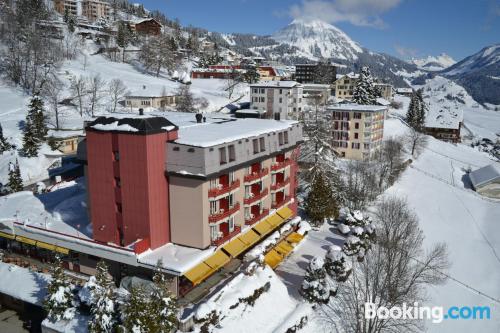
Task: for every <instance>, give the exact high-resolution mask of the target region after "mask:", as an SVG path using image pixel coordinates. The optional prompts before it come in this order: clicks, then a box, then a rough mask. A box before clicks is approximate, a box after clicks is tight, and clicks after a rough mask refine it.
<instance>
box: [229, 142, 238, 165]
mask: <svg viewBox="0 0 500 333" xmlns="http://www.w3.org/2000/svg"><path fill="white" fill-rule="evenodd" d="M228 150H229V162H234V161H236V150H235V149H234V145H229V147H228Z"/></svg>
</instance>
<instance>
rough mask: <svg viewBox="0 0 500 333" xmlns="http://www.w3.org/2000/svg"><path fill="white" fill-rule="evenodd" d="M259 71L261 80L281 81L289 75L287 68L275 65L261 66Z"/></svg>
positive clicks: (258, 68)
mask: <svg viewBox="0 0 500 333" xmlns="http://www.w3.org/2000/svg"><path fill="white" fill-rule="evenodd" d="M257 72H258V73H259V75H260V81H280V80H284V79H286V78H287V77H289V73H288V72H287V71H286V70H284V69H282V68H279V67H274V66H259V67H257Z"/></svg>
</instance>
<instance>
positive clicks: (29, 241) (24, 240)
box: [16, 236, 36, 245]
mask: <svg viewBox="0 0 500 333" xmlns="http://www.w3.org/2000/svg"><path fill="white" fill-rule="evenodd" d="M16 240H17V241H18V242H21V243H26V244H29V245H35V244H36V240H34V239H31V238H27V237H23V236H16Z"/></svg>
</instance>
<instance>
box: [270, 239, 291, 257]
mask: <svg viewBox="0 0 500 333" xmlns="http://www.w3.org/2000/svg"><path fill="white" fill-rule="evenodd" d="M274 249H275V250H276V251H278V252H279V253H280V254H281V255H282V256H283V257H285V256H287V255H288V254H289V253H290V252H292V250H293V246H291V245H290V243H288V242H287V241H281V242H279V243H278V245H276V246H275V248H274Z"/></svg>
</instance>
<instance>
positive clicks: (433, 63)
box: [410, 53, 456, 71]
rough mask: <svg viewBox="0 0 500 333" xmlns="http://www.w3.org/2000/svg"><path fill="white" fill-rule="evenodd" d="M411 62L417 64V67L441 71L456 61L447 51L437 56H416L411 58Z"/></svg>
mask: <svg viewBox="0 0 500 333" xmlns="http://www.w3.org/2000/svg"><path fill="white" fill-rule="evenodd" d="M410 63H413V64H415V65H417V67H418V68H419V69H422V70H427V71H440V70H443V69H445V68H448V67H450V66H452V65H454V64H455V63H456V61H455V59H453V58H452V57H450V56H449V55H447V54H446V53H442V54H440V55H438V56H436V57H434V56H428V57H427V58H422V59H415V58H414V59H411V61H410Z"/></svg>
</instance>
